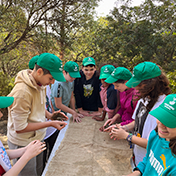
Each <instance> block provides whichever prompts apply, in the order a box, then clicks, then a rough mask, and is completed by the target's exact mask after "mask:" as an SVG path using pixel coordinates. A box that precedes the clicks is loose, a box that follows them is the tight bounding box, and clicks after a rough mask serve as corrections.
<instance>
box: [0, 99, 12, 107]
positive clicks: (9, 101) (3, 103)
mask: <svg viewBox="0 0 176 176" xmlns="http://www.w3.org/2000/svg"><path fill="white" fill-rule="evenodd" d="M13 101H14V97H5V96H4V97H3V96H0V108H6V107H8V106H10V105H11V104H12V103H13Z"/></svg>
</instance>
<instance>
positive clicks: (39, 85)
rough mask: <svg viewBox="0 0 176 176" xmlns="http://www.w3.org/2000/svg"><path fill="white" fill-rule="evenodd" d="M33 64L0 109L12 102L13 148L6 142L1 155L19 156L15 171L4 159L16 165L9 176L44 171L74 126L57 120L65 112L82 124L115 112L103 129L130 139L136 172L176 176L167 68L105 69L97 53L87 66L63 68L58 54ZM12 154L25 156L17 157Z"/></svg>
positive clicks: (173, 102)
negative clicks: (61, 139)
mask: <svg viewBox="0 0 176 176" xmlns="http://www.w3.org/2000/svg"><path fill="white" fill-rule="evenodd" d="M29 68H30V69H27V70H22V71H20V72H19V73H18V74H17V77H16V79H15V86H14V88H13V90H12V91H11V93H10V94H9V96H8V97H1V98H0V108H4V107H8V106H9V108H8V127H7V128H8V134H7V137H8V145H9V149H10V150H9V151H8V150H7V152H5V150H4V148H3V146H2V144H0V147H1V146H2V151H3V152H1V153H4V155H5V157H6V158H8V156H9V158H12V159H14V158H17V159H14V160H13V164H14V166H13V167H12V168H11V166H10V164H9V160H3V161H5V162H4V163H6V165H8V166H9V167H4V165H3V164H2V163H3V162H0V165H1V167H2V170H3V173H5V174H8V173H10V172H12V170H14V171H13V173H16V175H18V174H19V175H25V176H27V175H33V176H35V175H41V174H42V171H43V169H44V166H45V164H46V162H47V158H48V156H49V155H50V153H51V150H52V148H53V145H54V142H55V140H56V138H57V136H58V134H59V131H60V130H61V129H63V128H64V127H65V125H66V124H67V123H66V122H64V121H58V120H53V119H52V117H53V116H54V115H55V114H56V113H58V114H59V113H60V114H62V115H63V116H64V117H65V118H66V120H67V119H68V117H67V116H66V115H67V113H70V114H71V115H72V117H73V121H75V122H81V118H83V117H84V116H92V118H93V119H95V120H97V121H103V120H104V119H105V116H106V114H107V117H108V119H107V120H106V122H105V123H104V125H103V127H101V128H100V131H104V132H109V134H110V136H111V138H113V139H114V140H116V139H126V140H127V141H128V142H129V144H130V147H132V148H133V157H132V159H131V165H132V167H133V168H134V172H133V173H132V174H130V175H147V174H149V173H151V174H152V175H174V174H176V169H175V168H174V164H173V163H174V162H175V161H176V158H175V154H176V149H175V143H176V133H175V132H176V110H175V108H176V95H175V94H170V93H171V90H170V88H169V81H168V79H167V77H166V75H165V74H164V72H163V71H162V69H161V67H160V66H158V65H156V64H155V63H152V62H142V63H140V64H138V65H137V66H135V67H134V69H133V74H132V73H131V72H130V71H129V70H128V69H127V68H125V67H117V68H115V67H114V66H113V65H110V64H107V65H104V66H102V67H101V68H100V72H99V73H98V72H97V70H96V63H95V60H94V59H93V58H92V57H87V58H84V60H83V62H82V68H81V70H79V66H78V64H77V63H75V62H73V61H68V62H66V63H65V65H64V67H63V65H62V61H61V60H60V59H59V58H58V57H57V56H55V55H54V54H50V53H43V54H40V55H38V56H35V57H33V58H32V59H31V60H30V62H29ZM55 80H56V81H55ZM46 88H47V92H46ZM2 99H4V101H2ZM46 100H47V102H46ZM163 101H164V102H163ZM60 111H62V112H60ZM65 114H66V115H65ZM156 119H158V120H156ZM156 127H157V130H156V131H155V130H154V129H155V128H156ZM46 131H47V134H46ZM40 141H41V142H40ZM155 147H157V149H156V148H155ZM46 148H47V150H45V149H46ZM146 148H147V149H146ZM12 149H16V150H12ZM33 150H35V152H33V155H32V156H30V157H29V156H28V155H29V151H33ZM10 151H19V153H18V152H16V154H15V155H14V154H13V155H12V156H11V154H12V152H10ZM42 151H44V152H42ZM7 154H8V156H7ZM20 156H22V157H20ZM19 157H20V159H19ZM6 161H8V162H6ZM42 161H43V162H42ZM166 161H167V163H166ZM166 164H167V165H166ZM10 168H11V169H10ZM3 173H1V175H2V174H3ZM13 175H15V174H13Z"/></svg>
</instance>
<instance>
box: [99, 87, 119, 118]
mask: <svg viewBox="0 0 176 176" xmlns="http://www.w3.org/2000/svg"><path fill="white" fill-rule="evenodd" d="M100 88H101V91H100V98H101V102H102V104H103V110H104V111H106V112H107V113H108V118H109V119H110V118H112V117H113V116H114V115H115V112H116V107H115V108H114V109H109V108H108V99H107V89H108V88H109V87H103V86H101V87H100ZM109 91H111V92H112V91H116V90H115V89H110V90H109ZM111 92H109V94H111ZM116 95H117V93H116ZM112 96H113V99H114V101H115V100H117V98H118V97H114V93H113V94H112V95H111V97H109V98H112ZM113 99H112V101H113Z"/></svg>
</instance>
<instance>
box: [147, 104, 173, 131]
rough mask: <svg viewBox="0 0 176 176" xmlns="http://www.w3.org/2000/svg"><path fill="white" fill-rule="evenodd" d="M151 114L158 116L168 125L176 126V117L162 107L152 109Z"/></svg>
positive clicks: (170, 126)
mask: <svg viewBox="0 0 176 176" xmlns="http://www.w3.org/2000/svg"><path fill="white" fill-rule="evenodd" d="M149 114H151V115H152V116H154V117H155V118H157V119H158V120H159V121H160V122H161V123H162V124H164V125H165V126H166V127H169V128H176V117H175V116H174V115H172V114H171V113H168V112H167V111H166V110H164V109H163V108H162V107H158V108H156V109H154V110H152V111H150V112H149Z"/></svg>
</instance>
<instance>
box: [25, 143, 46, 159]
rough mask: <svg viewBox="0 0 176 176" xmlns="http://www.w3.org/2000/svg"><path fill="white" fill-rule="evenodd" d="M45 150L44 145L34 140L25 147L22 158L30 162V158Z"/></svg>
mask: <svg viewBox="0 0 176 176" xmlns="http://www.w3.org/2000/svg"><path fill="white" fill-rule="evenodd" d="M45 149H46V144H45V143H43V142H40V141H39V140H34V141H32V142H31V143H29V144H28V145H27V146H26V147H25V152H24V154H23V155H22V156H23V157H26V158H27V159H28V160H30V159H31V158H33V157H35V156H37V155H38V154H40V153H41V152H43V151H44V150H45Z"/></svg>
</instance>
